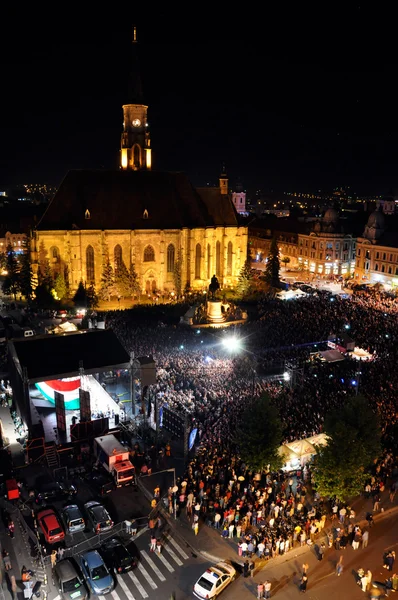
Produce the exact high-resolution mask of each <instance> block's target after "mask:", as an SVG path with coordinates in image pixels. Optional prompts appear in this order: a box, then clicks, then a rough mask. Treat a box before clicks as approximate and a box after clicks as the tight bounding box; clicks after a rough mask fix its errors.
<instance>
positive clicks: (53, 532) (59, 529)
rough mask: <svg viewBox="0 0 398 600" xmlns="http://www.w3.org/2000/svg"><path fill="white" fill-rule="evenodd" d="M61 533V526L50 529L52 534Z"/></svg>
mask: <svg viewBox="0 0 398 600" xmlns="http://www.w3.org/2000/svg"><path fill="white" fill-rule="evenodd" d="M60 533H62V529H61V527H55V529H50V535H51V536H54V535H59V534H60Z"/></svg>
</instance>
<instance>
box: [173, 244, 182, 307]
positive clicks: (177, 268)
mask: <svg viewBox="0 0 398 600" xmlns="http://www.w3.org/2000/svg"><path fill="white" fill-rule="evenodd" d="M173 279H174V287H175V289H176V294H177V298H179V297H180V296H181V294H182V252H181V248H179V249H178V252H177V258H176V260H175V262H174V272H173Z"/></svg>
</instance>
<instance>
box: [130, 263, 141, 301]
mask: <svg viewBox="0 0 398 600" xmlns="http://www.w3.org/2000/svg"><path fill="white" fill-rule="evenodd" d="M140 294H141V286H140V282H139V279H138V275H137V271H136V270H135V265H134V263H131V265H130V271H129V295H130V296H133V298H135V297H136V296H138V297H139V296H140Z"/></svg>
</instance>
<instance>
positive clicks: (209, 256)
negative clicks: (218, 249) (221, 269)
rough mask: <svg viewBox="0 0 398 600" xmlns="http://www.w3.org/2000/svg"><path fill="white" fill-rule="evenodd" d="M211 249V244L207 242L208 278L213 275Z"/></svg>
mask: <svg viewBox="0 0 398 600" xmlns="http://www.w3.org/2000/svg"><path fill="white" fill-rule="evenodd" d="M210 273H211V250H210V244H207V279H210V277H211V275H210Z"/></svg>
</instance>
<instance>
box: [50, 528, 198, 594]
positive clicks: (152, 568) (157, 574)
mask: <svg viewBox="0 0 398 600" xmlns="http://www.w3.org/2000/svg"><path fill="white" fill-rule="evenodd" d="M188 559H189V556H188V554H187V553H186V552H185V550H184V549H183V548H181V546H180V544H179V543H178V542H177V541H176V540H175V539H174V538H173V537H172V536H171V535H170V534H166V535H164V536H163V546H162V552H161V553H160V554H158V553H157V552H149V551H146V550H141V551H140V560H139V562H138V564H137V568H136V569H134V571H129V572H128V573H125V574H124V575H119V574H115V577H116V586H115V589H114V590H113V591H112V592H111V593H110V594H109V595H107V596H99V600H110V598H111V597H112V600H141V598H144V599H145V598H150V597H151V593H152V592H154V591H155V590H157V589H158V588H159V586H161V584H162V583H164V582H165V581H166V579H167V576H168V575H169V574H170V573H174V571H175V570H176V569H178V568H180V567H182V566H184V561H186V560H188ZM152 597H153V596H152ZM51 600H61V597H60V596H59V595H58V596H56V597H54V598H52V599H51Z"/></svg>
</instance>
